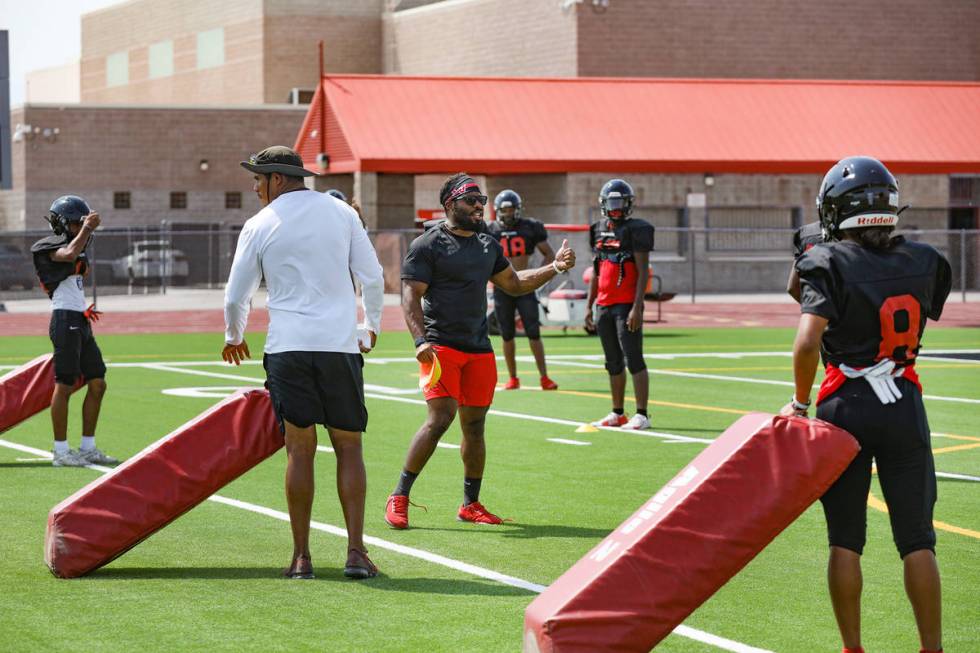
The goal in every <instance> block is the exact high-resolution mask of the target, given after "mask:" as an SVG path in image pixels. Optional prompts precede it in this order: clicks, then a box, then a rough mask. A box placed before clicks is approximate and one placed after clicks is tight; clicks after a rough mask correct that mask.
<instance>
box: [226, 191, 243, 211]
mask: <svg viewBox="0 0 980 653" xmlns="http://www.w3.org/2000/svg"><path fill="white" fill-rule="evenodd" d="M225 208H226V209H240V208H242V194H241V193H240V192H238V191H237V190H236V191H228V192H227V193H225Z"/></svg>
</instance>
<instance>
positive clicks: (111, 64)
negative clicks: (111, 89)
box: [105, 52, 129, 86]
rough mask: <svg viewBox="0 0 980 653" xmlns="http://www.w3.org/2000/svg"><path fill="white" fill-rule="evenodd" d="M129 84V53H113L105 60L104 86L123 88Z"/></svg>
mask: <svg viewBox="0 0 980 653" xmlns="http://www.w3.org/2000/svg"><path fill="white" fill-rule="evenodd" d="M128 83H129V53H128V52H115V53H113V54H110V55H109V56H108V57H106V58H105V85H106V86H125V85H126V84H128Z"/></svg>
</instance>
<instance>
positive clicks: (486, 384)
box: [425, 345, 497, 406]
mask: <svg viewBox="0 0 980 653" xmlns="http://www.w3.org/2000/svg"><path fill="white" fill-rule="evenodd" d="M432 348H433V349H435V350H436V356H438V357H439V365H440V367H442V376H440V377H439V383H437V384H436V387H434V388H432V389H431V390H429V391H427V392H426V393H425V399H426V401H428V400H429V399H436V398H438V397H452V398H453V399H455V400H456V403H457V404H459V405H460V406H489V405H490V404H491V403H493V391H494V390H495V389H496V388H497V358H496V356H494V355H493V352H487V353H483V354H470V353H467V352H465V351H459V350H458V349H453V348H452V347H446V346H443V345H433V346H432Z"/></svg>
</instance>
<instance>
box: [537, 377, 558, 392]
mask: <svg viewBox="0 0 980 653" xmlns="http://www.w3.org/2000/svg"><path fill="white" fill-rule="evenodd" d="M541 389H542V390H557V389H558V384H557V383H555V382H554V381H552V380H551V379H549V378H548V377H547V376H542V377H541Z"/></svg>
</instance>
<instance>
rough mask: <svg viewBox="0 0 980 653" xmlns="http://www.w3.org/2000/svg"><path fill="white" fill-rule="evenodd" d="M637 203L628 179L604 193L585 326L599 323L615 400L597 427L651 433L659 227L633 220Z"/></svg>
mask: <svg viewBox="0 0 980 653" xmlns="http://www.w3.org/2000/svg"><path fill="white" fill-rule="evenodd" d="M634 198H635V195H634V193H633V187H632V186H630V185H629V184H628V183H627V182H625V181H623V180H622V179H610V180H609V181H607V182H606V183H605V185H604V186H603V187H602V190H600V191H599V210H600V211H601V212H602V219H601V220H600V221H599V222H596V223H593V224H592V226H591V227H590V230H589V245H590V246H591V247H592V253H593V259H592V266H593V272H594V274H593V275H592V281H591V282H590V284H589V299H588V306H589V310H588V312H587V313H586V314H585V326H586V328H591V327H592V326H593V324H594V325H595V329H596V331H597V332H598V334H599V340H600V341H601V343H602V351H603V353H604V354H605V358H606V371H607V372H609V389H610V394H611V395H612V412H610V413H609V414H608V415H606V416H605V417H604V418H602V419H601V420H598V421H595V422H592V424H593V425H594V426H613V427H617V426H618V427H619V428H623V429H629V430H641V429H648V428H650V417H649V415H648V414H647V400H648V398H649V389H650V376H649V373H648V372H647V364H646V361H645V360H644V358H643V297H644V293H645V292H646V287H647V279H649V275H650V252H651V251H652V250H653V225H652V224H650V223H649V222H647V221H646V220H641V219H639V218H633V217H630V216H631V214H632V213H633V200H634ZM593 310H594V311H595V315H594V316H593V314H592V313H593ZM627 369H628V370H629V371H630V375H631V376H632V377H633V393H634V395H635V396H636V414H634V415H633V417H627V416H626V412H625V401H626V370H627Z"/></svg>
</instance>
